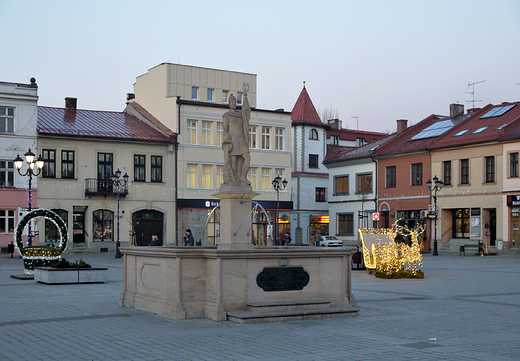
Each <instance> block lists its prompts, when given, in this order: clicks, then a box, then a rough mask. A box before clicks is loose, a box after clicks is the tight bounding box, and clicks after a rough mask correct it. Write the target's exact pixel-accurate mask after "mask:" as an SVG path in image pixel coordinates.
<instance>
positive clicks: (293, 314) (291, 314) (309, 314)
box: [227, 306, 359, 324]
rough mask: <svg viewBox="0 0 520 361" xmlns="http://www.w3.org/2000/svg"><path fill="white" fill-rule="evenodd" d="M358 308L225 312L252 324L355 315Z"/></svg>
mask: <svg viewBox="0 0 520 361" xmlns="http://www.w3.org/2000/svg"><path fill="white" fill-rule="evenodd" d="M358 312H359V309H358V308H354V307H350V306H342V307H328V308H312V309H299V310H290V311H266V312H252V311H232V312H227V319H228V321H231V322H236V323H240V324H252V323H263V322H278V321H295V320H310V319H319V318H330V317H346V316H357V314H358Z"/></svg>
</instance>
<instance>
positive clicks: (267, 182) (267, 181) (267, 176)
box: [262, 168, 271, 191]
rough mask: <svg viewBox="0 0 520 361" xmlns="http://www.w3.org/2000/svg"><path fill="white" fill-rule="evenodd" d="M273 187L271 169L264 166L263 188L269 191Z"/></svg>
mask: <svg viewBox="0 0 520 361" xmlns="http://www.w3.org/2000/svg"><path fill="white" fill-rule="evenodd" d="M269 189H271V169H269V168H262V190H263V191H268V190H269Z"/></svg>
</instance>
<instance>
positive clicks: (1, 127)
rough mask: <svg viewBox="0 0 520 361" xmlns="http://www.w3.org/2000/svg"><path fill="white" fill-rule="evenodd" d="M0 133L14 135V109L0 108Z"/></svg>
mask: <svg viewBox="0 0 520 361" xmlns="http://www.w3.org/2000/svg"><path fill="white" fill-rule="evenodd" d="M0 133H14V108H10V107H0Z"/></svg>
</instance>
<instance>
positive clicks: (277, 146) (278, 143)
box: [274, 128, 284, 150]
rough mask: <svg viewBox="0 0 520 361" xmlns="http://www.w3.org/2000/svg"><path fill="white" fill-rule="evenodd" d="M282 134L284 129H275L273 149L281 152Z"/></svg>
mask: <svg viewBox="0 0 520 361" xmlns="http://www.w3.org/2000/svg"><path fill="white" fill-rule="evenodd" d="M283 134H284V128H276V129H275V139H274V149H275V150H283Z"/></svg>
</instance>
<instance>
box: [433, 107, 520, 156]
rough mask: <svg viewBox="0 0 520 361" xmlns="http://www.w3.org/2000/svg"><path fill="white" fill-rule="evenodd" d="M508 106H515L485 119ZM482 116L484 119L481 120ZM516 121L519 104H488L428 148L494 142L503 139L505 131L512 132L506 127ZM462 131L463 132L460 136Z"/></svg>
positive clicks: (519, 112) (519, 108) (519, 115)
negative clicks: (494, 111) (498, 109)
mask: <svg viewBox="0 0 520 361" xmlns="http://www.w3.org/2000/svg"><path fill="white" fill-rule="evenodd" d="M509 105H515V106H514V107H512V108H511V109H510V110H509V111H507V112H506V113H504V114H503V115H500V116H492V117H486V115H487V114H488V113H489V112H490V111H491V110H494V109H497V108H499V107H504V106H509ZM483 116H484V118H482V117H483ZM518 119H520V102H518V103H502V104H500V105H492V104H488V105H487V106H485V107H484V108H482V109H480V110H478V111H476V112H474V113H472V114H471V117H469V118H468V119H466V120H465V121H463V122H462V123H460V124H458V125H457V126H454V127H453V128H452V129H450V130H449V131H447V132H446V133H445V134H443V135H442V136H440V137H439V138H438V139H436V140H435V141H434V142H433V144H432V145H431V147H430V148H431V149H441V148H448V147H457V146H461V145H469V144H475V143H484V142H490V141H496V140H499V139H500V138H502V137H505V136H506V131H513V130H514V129H511V127H507V125H508V124H509V125H512V123H515V122H516V121H517V120H518ZM513 127H514V126H513ZM462 131H465V132H464V133H462V134H461V132H462ZM457 134H458V135H457ZM504 140H505V139H504Z"/></svg>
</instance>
